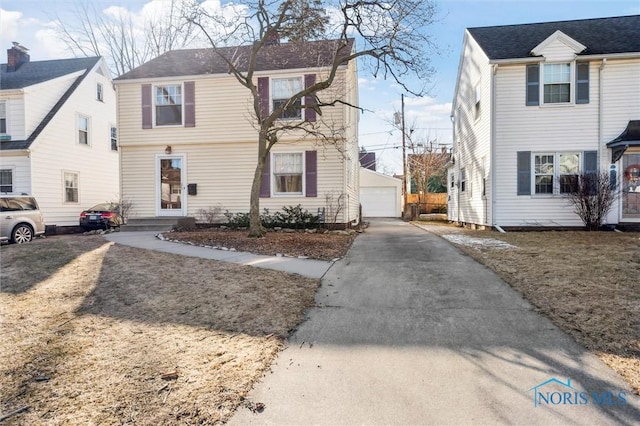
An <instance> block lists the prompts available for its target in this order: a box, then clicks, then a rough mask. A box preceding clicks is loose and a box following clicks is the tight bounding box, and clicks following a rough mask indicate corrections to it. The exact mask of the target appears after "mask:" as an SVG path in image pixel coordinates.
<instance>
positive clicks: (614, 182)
mask: <svg viewBox="0 0 640 426" xmlns="http://www.w3.org/2000/svg"><path fill="white" fill-rule="evenodd" d="M617 187H618V172H617V171H616V169H615V168H614V167H612V168H611V169H609V188H610V189H611V190H612V191H615V190H616V188H617Z"/></svg>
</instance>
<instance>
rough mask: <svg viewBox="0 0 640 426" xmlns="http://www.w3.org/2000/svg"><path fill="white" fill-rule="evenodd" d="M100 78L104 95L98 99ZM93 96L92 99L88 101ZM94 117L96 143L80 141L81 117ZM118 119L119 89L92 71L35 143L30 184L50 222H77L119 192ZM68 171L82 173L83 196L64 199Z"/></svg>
mask: <svg viewBox="0 0 640 426" xmlns="http://www.w3.org/2000/svg"><path fill="white" fill-rule="evenodd" d="M96 82H101V83H102V85H103V89H104V101H103V102H96V101H95V97H96ZM87 100H89V101H87ZM79 112H81V113H82V114H83V115H86V116H87V117H91V120H90V128H89V129H90V130H89V141H90V144H91V149H87V146H86V145H81V144H79V143H78V127H77V117H78V113H79ZM115 122H116V106H115V93H114V91H113V89H112V84H111V82H110V80H109V79H108V78H107V77H104V76H102V75H100V74H98V73H96V72H92V73H91V74H89V75H88V76H87V77H86V78H85V79H84V80H83V81H82V83H81V84H80V85H79V86H78V87H77V88H76V89H75V91H74V92H73V94H72V95H71V97H69V99H67V101H66V102H65V103H64V105H63V106H62V108H61V109H60V110H59V111H58V112H57V114H56V115H55V116H54V117H53V119H52V120H51V121H50V122H49V124H48V125H47V126H46V127H45V128H44V130H43V131H42V133H41V134H40V135H39V136H38V138H37V139H36V141H35V142H34V143H33V144H32V145H31V147H30V150H31V152H30V159H29V161H30V170H31V173H30V177H29V179H31V188H30V189H29V191H24V190H23V189H18V190H19V191H23V192H28V193H30V194H31V195H33V196H34V197H35V198H36V199H37V200H38V204H39V206H40V209H41V211H42V214H43V216H44V220H45V223H46V224H48V225H57V226H77V225H78V215H79V214H80V212H81V211H82V210H83V209H85V208H88V207H91V206H92V205H95V204H98V203H103V202H105V201H111V200H117V199H118V197H119V171H118V155H117V154H115V155H113V154H111V153H112V152H113V151H111V140H110V127H111V125H112V124H113V123H115ZM63 171H71V172H76V173H78V176H79V187H78V202H77V203H65V202H64V199H65V187H64V182H63V179H64V176H63Z"/></svg>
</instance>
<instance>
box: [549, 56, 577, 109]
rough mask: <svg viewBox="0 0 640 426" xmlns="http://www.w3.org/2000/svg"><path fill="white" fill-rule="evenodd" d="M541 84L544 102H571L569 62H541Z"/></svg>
mask: <svg viewBox="0 0 640 426" xmlns="http://www.w3.org/2000/svg"><path fill="white" fill-rule="evenodd" d="M542 84H543V87H544V89H543V90H544V94H543V99H544V103H545V104H558V103H569V102H571V64H570V63H562V64H543V75H542Z"/></svg>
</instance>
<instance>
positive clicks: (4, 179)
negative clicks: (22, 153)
mask: <svg viewBox="0 0 640 426" xmlns="http://www.w3.org/2000/svg"><path fill="white" fill-rule="evenodd" d="M0 192H13V169H0Z"/></svg>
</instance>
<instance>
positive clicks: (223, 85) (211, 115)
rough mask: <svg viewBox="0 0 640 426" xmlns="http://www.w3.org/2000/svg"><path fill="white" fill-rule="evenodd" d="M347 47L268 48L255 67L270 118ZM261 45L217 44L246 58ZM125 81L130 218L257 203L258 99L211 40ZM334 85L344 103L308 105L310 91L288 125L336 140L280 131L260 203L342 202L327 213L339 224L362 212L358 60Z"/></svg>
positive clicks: (121, 108) (122, 101) (122, 135)
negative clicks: (252, 198)
mask: <svg viewBox="0 0 640 426" xmlns="http://www.w3.org/2000/svg"><path fill="white" fill-rule="evenodd" d="M340 46H341V45H340V44H338V43H337V42H332V41H317V42H308V43H306V44H305V46H304V47H303V48H301V47H300V46H299V45H298V46H296V45H294V44H292V43H273V44H270V45H267V46H265V47H263V48H262V49H261V51H260V54H259V56H258V60H257V63H258V66H257V69H256V72H255V75H254V84H255V86H256V87H257V90H258V94H259V96H260V101H259V103H260V108H261V111H263V112H264V113H265V115H268V114H269V111H273V109H274V108H276V107H277V106H278V105H280V104H281V103H282V102H283V100H284V99H288V98H289V97H290V96H291V95H293V94H294V93H297V92H299V91H300V90H301V89H302V88H303V87H309V85H313V84H315V81H316V80H317V79H318V78H321V77H324V76H326V75H327V72H328V69H329V68H328V66H327V65H326V64H327V62H323V61H322V58H324V59H325V60H326V58H331V57H332V56H331V55H333V54H336V49H337V48H339V47H340ZM343 49H344V48H343ZM348 49H349V50H348V51H347V53H348V52H349V51H350V48H348ZM250 50H251V46H250V45H248V46H238V47H228V48H223V49H221V50H219V51H218V53H221V54H222V55H228V57H229V58H232V59H233V60H234V61H236V62H238V63H242V61H246V60H247V57H248V54H249V52H250ZM241 71H245V70H242V69H241ZM114 82H115V85H116V92H117V98H118V126H119V129H118V130H119V143H120V155H121V191H122V194H123V197H125V198H127V199H129V200H131V201H132V210H131V212H130V217H131V218H135V219H148V218H162V217H171V218H175V217H178V218H179V217H185V216H190V217H196V218H198V219H199V218H200V215H199V211H201V210H208V209H215V208H219V209H220V210H221V211H223V212H224V211H229V212H231V213H247V212H248V211H249V198H250V191H251V185H252V182H253V176H254V173H255V170H256V164H257V161H258V130H257V128H258V126H257V125H256V123H257V121H256V117H255V113H254V111H255V109H254V103H253V97H252V96H251V92H250V91H249V90H247V88H246V87H244V86H242V85H241V84H240V83H239V82H238V81H237V80H236V78H235V77H234V76H233V75H232V74H230V73H229V65H228V64H227V63H226V62H225V61H224V60H223V59H222V58H221V56H220V55H218V54H215V53H214V52H213V50H212V49H186V50H176V51H171V52H168V53H165V54H163V55H161V56H159V57H158V58H155V59H153V60H151V61H149V62H147V63H145V64H143V65H141V66H140V67H138V68H136V69H134V70H132V71H130V72H128V73H126V74H124V75H122V76H120V77H118V78H116V79H115V80H114ZM331 93H332V96H335V98H332V99H335V100H336V101H337V102H336V103H335V104H334V105H333V106H326V107H322V109H321V111H316V110H315V109H313V108H305V105H307V103H308V102H310V101H309V99H308V98H303V99H302V100H301V101H300V102H301V105H300V106H301V108H297V109H293V110H291V111H285V115H284V116H283V117H282V119H281V123H279V124H283V123H284V124H287V123H291V124H292V125H298V124H300V123H301V122H307V123H310V125H313V126H314V128H315V129H316V130H320V131H323V132H325V133H326V134H327V135H331V136H332V138H333V139H334V140H335V143H334V144H332V145H327V144H322V143H319V141H318V139H316V138H314V137H309V135H308V134H306V133H304V132H301V131H290V132H287V133H283V134H281V136H280V138H279V140H278V142H277V143H276V144H275V145H274V146H273V148H272V149H271V153H270V157H269V160H268V161H267V163H266V167H265V170H264V173H263V178H262V187H261V191H260V209H261V211H262V209H263V208H267V209H269V210H270V212H272V213H273V212H275V211H278V210H280V209H282V207H284V206H296V205H298V204H300V205H301V206H302V207H303V208H304V209H307V210H308V211H309V212H310V213H313V214H316V213H317V212H318V210H319V209H325V210H324V211H325V212H328V211H329V210H331V211H332V212H334V213H335V217H334V218H327V219H331V220H332V221H335V223H339V224H349V223H354V222H357V221H358V220H359V195H358V194H359V191H358V172H357V171H358V141H357V126H358V112H357V110H356V109H355V108H353V107H352V106H357V105H358V96H357V95H358V93H357V75H356V64H355V61H351V62H349V63H347V64H346V65H344V66H341V67H340V68H339V69H338V72H337V75H336V79H335V82H334V83H333V85H332V87H331ZM318 96H319V97H320V98H322V96H323V95H322V93H321V94H319V95H318ZM309 106H311V105H310V104H309ZM328 203H333V206H328V205H327V204H328ZM338 203H340V205H341V208H339V209H338V208H337V205H338ZM330 207H333V208H330Z"/></svg>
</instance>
